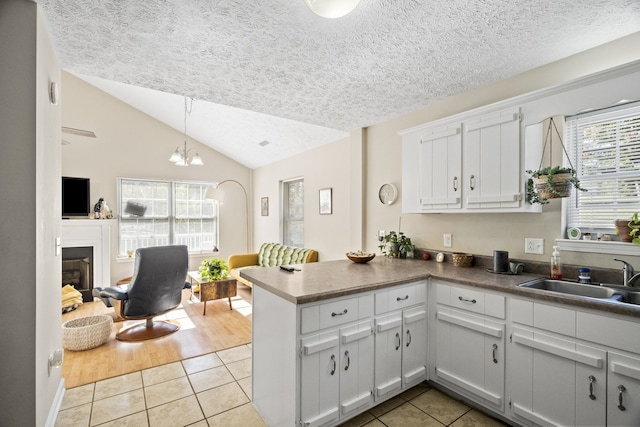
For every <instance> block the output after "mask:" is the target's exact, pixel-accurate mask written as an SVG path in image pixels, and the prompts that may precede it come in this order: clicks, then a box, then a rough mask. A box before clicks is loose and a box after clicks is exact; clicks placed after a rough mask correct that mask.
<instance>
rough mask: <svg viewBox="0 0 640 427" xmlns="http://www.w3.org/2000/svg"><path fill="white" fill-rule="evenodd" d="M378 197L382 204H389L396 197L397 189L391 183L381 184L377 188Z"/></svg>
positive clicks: (393, 201)
mask: <svg viewBox="0 0 640 427" xmlns="http://www.w3.org/2000/svg"><path fill="white" fill-rule="evenodd" d="M378 198H379V199H380V202H381V203H382V204H383V205H391V204H393V203H395V201H396V200H397V199H398V189H397V188H396V186H395V185H393V184H391V183H386V184H382V185H381V186H380V189H379V190H378Z"/></svg>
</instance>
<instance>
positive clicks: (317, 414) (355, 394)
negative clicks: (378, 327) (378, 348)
mask: <svg viewBox="0 0 640 427" xmlns="http://www.w3.org/2000/svg"><path fill="white" fill-rule="evenodd" d="M301 349H302V354H301V361H300V390H301V400H300V402H301V406H300V416H301V420H302V422H303V425H305V426H321V425H327V424H328V423H331V422H333V421H337V420H338V419H339V418H340V417H345V416H346V417H348V416H350V415H352V413H353V412H354V411H357V410H358V409H359V408H361V407H363V406H366V405H368V404H369V403H371V402H372V401H373V397H372V389H373V330H372V326H371V320H367V321H365V322H359V323H356V324H353V325H350V326H347V327H344V328H340V329H339V330H337V329H336V330H331V331H328V332H322V333H319V334H313V335H311V336H308V337H305V338H303V339H302V340H301Z"/></svg>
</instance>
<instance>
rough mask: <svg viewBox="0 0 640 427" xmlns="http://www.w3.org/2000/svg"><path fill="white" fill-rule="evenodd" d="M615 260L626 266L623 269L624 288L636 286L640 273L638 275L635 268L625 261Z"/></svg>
mask: <svg viewBox="0 0 640 427" xmlns="http://www.w3.org/2000/svg"><path fill="white" fill-rule="evenodd" d="M613 260H614V261H620V262H621V263H623V264H624V266H623V267H622V274H623V279H622V284H623V285H624V286H635V283H636V281H637V280H638V279H640V273H637V274H636V272H635V270H634V269H633V266H632V265H631V264H629V263H628V262H627V261H625V260H623V259H619V258H614V259H613Z"/></svg>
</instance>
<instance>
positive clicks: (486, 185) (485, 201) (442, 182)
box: [400, 107, 528, 213]
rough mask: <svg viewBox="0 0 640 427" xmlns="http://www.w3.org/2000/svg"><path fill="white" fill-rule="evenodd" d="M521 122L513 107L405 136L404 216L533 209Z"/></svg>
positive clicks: (445, 123) (423, 128) (517, 112)
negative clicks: (526, 199) (526, 184)
mask: <svg viewBox="0 0 640 427" xmlns="http://www.w3.org/2000/svg"><path fill="white" fill-rule="evenodd" d="M520 117H521V114H520V108H519V107H512V108H508V109H503V110H499V111H492V112H489V113H477V114H475V115H467V116H465V117H460V120H457V121H455V120H452V121H448V122H447V121H442V122H438V123H436V124H427V125H424V126H419V127H416V128H412V129H408V130H406V131H403V132H401V133H400V134H401V135H402V150H403V154H402V161H403V164H402V169H403V171H402V211H403V212H405V213H421V212H452V213H455V212H477V211H479V210H481V211H483V212H520V211H526V210H528V209H527V208H526V207H525V205H524V197H523V195H524V191H525V188H524V170H523V165H524V164H525V162H524V159H523V158H522V156H523V153H524V152H525V151H524V150H523V147H524V141H523V139H522V138H521V124H520Z"/></svg>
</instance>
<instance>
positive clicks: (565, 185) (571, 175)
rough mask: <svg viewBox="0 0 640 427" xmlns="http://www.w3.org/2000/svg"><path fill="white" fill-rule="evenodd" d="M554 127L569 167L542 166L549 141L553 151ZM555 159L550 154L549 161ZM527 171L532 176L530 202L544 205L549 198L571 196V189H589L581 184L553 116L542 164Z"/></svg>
mask: <svg viewBox="0 0 640 427" xmlns="http://www.w3.org/2000/svg"><path fill="white" fill-rule="evenodd" d="M552 128H553V129H554V130H555V132H556V134H557V135H558V139H559V140H560V146H561V147H562V151H563V152H564V154H565V156H566V157H567V160H568V161H569V167H564V166H551V165H549V166H547V167H544V168H543V167H542V161H543V159H544V152H545V149H546V148H547V142H549V153H552V152H553V135H552V132H551V131H552ZM552 161H553V159H552V158H551V154H550V155H549V163H550V164H551V163H552ZM527 173H528V174H529V175H531V177H530V178H529V179H528V180H527V196H526V200H527V202H528V203H530V204H534V203H539V204H541V205H544V204H546V203H549V199H556V198H561V197H569V195H570V194H571V189H572V188H575V189H576V190H580V191H587V190H586V189H584V188H582V187H581V186H580V180H579V179H578V177H577V174H576V170H575V169H574V168H573V165H572V164H571V159H570V158H569V155H568V154H567V150H566V149H565V148H564V144H563V143H562V138H561V137H560V132H558V128H557V127H556V124H555V122H554V121H553V117H551V118H550V119H549V126H548V127H547V134H546V137H545V141H544V146H543V148H542V159H540V166H539V168H538V169H537V170H527Z"/></svg>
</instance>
